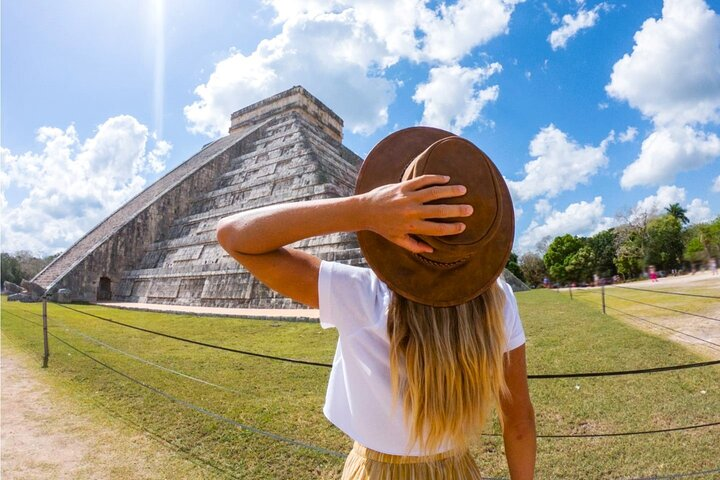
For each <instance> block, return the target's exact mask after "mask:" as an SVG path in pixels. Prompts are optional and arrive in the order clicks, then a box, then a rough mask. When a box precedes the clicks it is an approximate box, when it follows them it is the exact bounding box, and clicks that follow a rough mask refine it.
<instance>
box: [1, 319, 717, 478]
mask: <svg viewBox="0 0 720 480" xmlns="http://www.w3.org/2000/svg"><path fill="white" fill-rule="evenodd" d="M6 313H11V314H12V315H13V316H15V317H17V318H20V319H21V320H25V321H27V322H30V323H32V324H34V325H38V326H40V325H39V324H37V323H35V322H33V321H31V320H29V319H26V318H23V317H20V316H19V315H17V314H14V313H12V312H6ZM48 334H49V335H50V336H52V337H53V338H55V339H56V340H58V341H60V342H61V343H63V344H65V345H67V346H68V347H70V348H71V349H73V350H75V351H76V352H78V353H80V354H81V355H84V356H85V357H87V358H89V359H90V360H92V361H94V362H96V363H98V364H99V365H102V366H103V367H105V368H107V369H109V370H111V371H113V372H114V373H117V374H118V375H121V376H123V377H125V378H126V379H128V380H130V381H132V382H134V383H137V384H138V385H141V386H143V387H145V388H147V389H149V390H151V391H152V392H154V393H156V394H158V395H161V396H163V397H165V398H167V399H168V400H171V401H173V402H175V403H179V404H181V405H183V406H185V407H186V408H190V409H192V410H195V411H197V412H199V413H202V414H204V415H206V416H210V417H212V418H214V419H216V420H218V421H221V422H224V423H229V424H230V425H233V426H236V427H238V428H240V429H243V430H248V431H251V432H253V433H256V434H260V435H264V436H267V437H269V438H271V439H273V440H277V441H283V442H286V443H290V444H292V445H294V446H299V447H303V448H307V449H311V450H315V451H317V452H320V453H323V454H326V455H332V456H335V457H338V458H341V459H342V458H345V455H344V454H342V453H340V452H337V451H334V450H328V449H325V448H323V447H317V446H315V445H311V444H307V443H304V442H300V441H297V440H293V439H289V438H286V437H283V436H281V435H277V434H274V433H271V432H266V431H264V430H260V429H257V428H254V427H250V426H247V425H243V424H241V423H239V422H236V421H235V420H232V419H230V418H227V417H225V416H223V415H220V414H217V413H215V412H212V411H210V410H207V409H204V408H202V407H199V406H197V405H195V404H193V403H191V402H188V401H185V400H182V399H179V398H177V397H174V396H172V395H170V394H169V393H167V392H164V391H162V390H160V389H158V388H156V387H153V386H151V385H148V384H146V383H144V382H142V381H140V380H137V379H136V378H134V377H132V376H130V375H128V374H126V373H124V372H121V371H120V370H117V369H115V368H113V367H111V366H110V365H108V364H106V363H104V362H102V361H100V360H98V359H96V358H95V357H93V356H91V355H89V354H88V353H86V352H83V351H82V350H80V349H78V348H76V347H74V346H73V345H71V344H70V343H68V342H66V341H65V340H63V339H62V338H60V337H58V336H57V335H55V334H53V333H51V332H48ZM716 425H720V422H712V423H706V424H701V425H690V426H686V427H675V428H666V429H660V430H644V431H634V432H617V433H596V434H568V435H536V437H537V438H590V437H617V436H630V435H646V434H655V433H666V432H677V431H685V430H693V429H698V428H705V427H712V426H716ZM484 435H486V436H493V437H498V436H501V435H502V434H484ZM716 472H720V468H719V469H714V470H706V471H698V472H688V473H677V474H671V475H669V476H653V477H643V478H633V479H628V480H670V479H674V478H682V477H691V476H699V475H706V474H710V473H716ZM483 480H500V479H493V478H490V479H488V478H484V479H483Z"/></svg>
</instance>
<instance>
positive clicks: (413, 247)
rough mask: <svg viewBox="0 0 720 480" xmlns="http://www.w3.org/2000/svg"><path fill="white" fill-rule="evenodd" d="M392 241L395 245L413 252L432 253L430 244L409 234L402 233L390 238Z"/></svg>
mask: <svg viewBox="0 0 720 480" xmlns="http://www.w3.org/2000/svg"><path fill="white" fill-rule="evenodd" d="M392 241H393V243H395V244H396V245H399V246H401V247H403V248H404V249H405V250H410V251H411V252H413V253H432V251H433V249H432V247H431V246H430V245H428V244H427V243H425V242H421V241H420V240H418V239H416V238H414V237H412V236H410V235H403V236H402V237H399V238H396V239H392Z"/></svg>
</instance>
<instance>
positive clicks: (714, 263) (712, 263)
mask: <svg viewBox="0 0 720 480" xmlns="http://www.w3.org/2000/svg"><path fill="white" fill-rule="evenodd" d="M708 264H709V265H708V266H709V267H710V271H711V272H712V274H713V275H717V274H718V268H717V260H715V257H710V261H709V262H708Z"/></svg>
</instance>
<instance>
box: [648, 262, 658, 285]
mask: <svg viewBox="0 0 720 480" xmlns="http://www.w3.org/2000/svg"><path fill="white" fill-rule="evenodd" d="M648 276H649V277H650V282H651V283H655V282H657V281H658V275H657V271H655V265H650V267H649V268H648Z"/></svg>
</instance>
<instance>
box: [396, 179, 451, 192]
mask: <svg viewBox="0 0 720 480" xmlns="http://www.w3.org/2000/svg"><path fill="white" fill-rule="evenodd" d="M449 181H450V177H448V176H446V175H420V176H419V177H416V178H413V179H411V180H406V181H405V182H403V183H404V185H403V190H404V191H406V192H412V191H415V190H419V189H421V188H426V187H429V186H431V185H443V184H445V183H447V182H449Z"/></svg>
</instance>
